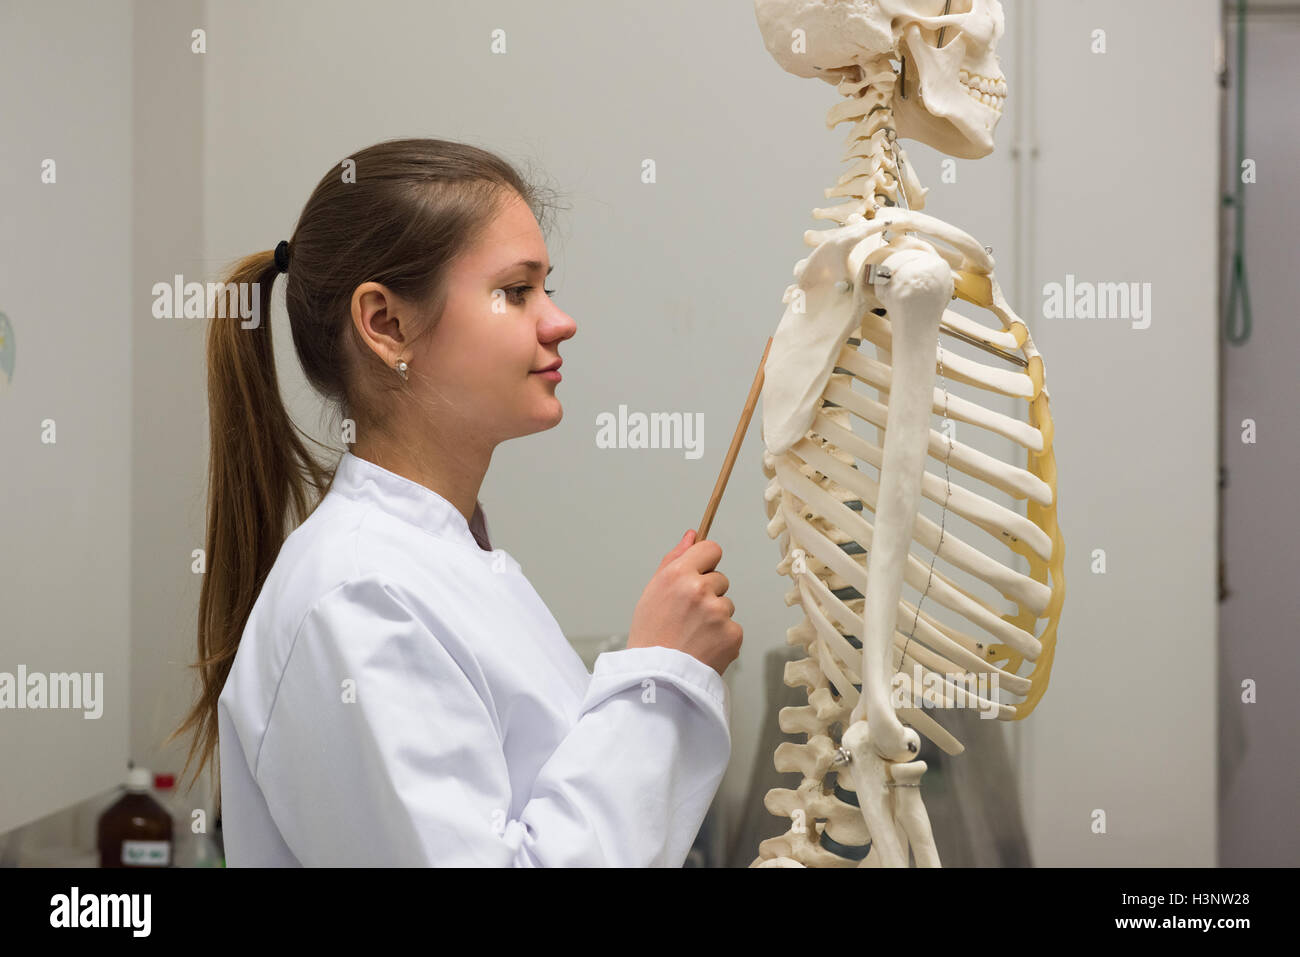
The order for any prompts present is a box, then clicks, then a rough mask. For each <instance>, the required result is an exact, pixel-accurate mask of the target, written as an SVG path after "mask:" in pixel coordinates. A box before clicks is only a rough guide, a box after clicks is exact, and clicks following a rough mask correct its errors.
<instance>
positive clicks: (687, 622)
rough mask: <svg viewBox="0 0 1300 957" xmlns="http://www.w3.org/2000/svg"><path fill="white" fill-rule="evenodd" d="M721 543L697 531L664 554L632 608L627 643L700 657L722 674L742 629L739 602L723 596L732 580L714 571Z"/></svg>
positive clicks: (734, 654)
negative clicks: (737, 615)
mask: <svg viewBox="0 0 1300 957" xmlns="http://www.w3.org/2000/svg"><path fill="white" fill-rule="evenodd" d="M721 558H722V546H721V545H719V544H718V543H717V542H714V541H710V540H708V539H705V540H704V541H702V542H697V541H695V531H694V530H692V531H689V532H687V533H686V534H685V535H683V536H682V540H681V541H680V542H678V543H677V547H676V548H674V549H673V550H672V551H671V552H669V553H668V554H667V555H665V556H664V559H663V561H661V562H660V563H659V569H658V570H657V571H656V572H655V575H654V577H653V578H651V579H650V584H648V585H646V587H645V591H643V592H642V593H641V599H640V601H638V602H637V605H636V611H634V612H633V613H632V627H631V629H630V630H629V632H628V639H627V646H628V647H629V648H648V647H653V646H655V645H660V646H662V647H664V648H676V649H677V650H678V651H684V652H686V653H687V654H688V655H691V656H692V657H694V658H698V659H699V660H700V661H702V662H704V663H705V664H706V665H708V666H709V667H711V668H713V670H714V671H716V672H717V673H718V674H719V675H721V674H722V673H723V672H724V671H725V670H726V669H727V666H728V665H729V664H731V663H732V662H733V661H735V660H736V657H737V656H738V655H739V654H740V643H741V641H742V640H743V639H744V631H743V629H742V628H741V627H740V625H738V624H736V622H734V621H732V620H731V616H732V615H733V614H735V611H736V606H735V603H733V602H732V600H731V599H730V598H725V597H723V596H725V595H726V593H727V588H728V587H730V585H731V583H730V582H729V581H727V576H726V575H724V574H722V572H719V571H714V570H713V569H714V568H715V567H716V566H717V564H718V562H719V561H720V560H721Z"/></svg>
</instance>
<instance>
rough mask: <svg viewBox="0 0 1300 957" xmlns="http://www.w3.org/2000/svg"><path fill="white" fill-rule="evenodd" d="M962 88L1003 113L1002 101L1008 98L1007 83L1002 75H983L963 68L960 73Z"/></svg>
mask: <svg viewBox="0 0 1300 957" xmlns="http://www.w3.org/2000/svg"><path fill="white" fill-rule="evenodd" d="M958 79H959V80H960V81H961V85H962V88H963V89H964V90H965V91H966V92H967V93H969V94H970V95H971V96H973V97H974V98H975V99H977V100H979V101H980V102H981V103H983V104H984V105H985V106H987V107H989V108H990V109H992V110H994V111H996V112H998V113H1001V112H1002V103H1003V101H1004V100H1006V98H1007V83H1006V80H1004V79H1003V78H1002V77H989V76H981V75H979V74H978V73H971V72H970V71H969V70H962V71H961V72H960V73H959V74H958Z"/></svg>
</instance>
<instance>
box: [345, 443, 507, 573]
mask: <svg viewBox="0 0 1300 957" xmlns="http://www.w3.org/2000/svg"><path fill="white" fill-rule="evenodd" d="M330 490H331V491H332V492H338V493H339V494H340V495H345V496H347V497H348V498H350V499H353V500H355V501H358V502H362V503H364V504H367V505H374V506H376V507H378V508H380V509H383V510H384V511H385V512H387V513H389V514H390V515H394V516H396V517H397V518H400V519H402V520H404V521H407V522H410V523H411V524H412V525H415V526H416V527H417V528H420V529H423V530H424V531H426V532H428V533H429V534H431V535H436V536H438V537H439V538H446V539H450V540H451V541H454V542H459V543H460V544H462V545H467V546H469V547H470V548H472V549H474V550H475V551H477V552H482V551H483V549H482V548H481V547H480V545H479V543H478V540H477V539H476V538H475V537H474V533H473V532H471V531H470V527H469V523H468V522H467V521H465V516H464V515H462V514H461V513H460V510H459V509H458V508H456V506H455V505H452V504H451V502H449V501H447V499H445V498H443V497H442V496H441V495H439V494H438V493H437V492H435V491H434V490H433V489H431V488H426V487H425V486H423V485H421V484H419V483H418V482H412V481H411V480H410V479H408V478H404V477H402V476H401V475H398V474H397V473H395V472H390V471H388V469H386V468H383V467H382V466H379V465H376V464H375V463H374V462H371V461H370V460H369V459H363V458H361V457H360V456H357V455H353V454H352V453H351V452H347V451H345V452H344V453H343V457H342V458H341V459H339V464H338V469H337V470H336V471H335V473H334V483H333V484H332V485H331V486H330ZM475 504H476V505H477V504H478V503H475ZM481 507H482V506H479V508H480V509H481Z"/></svg>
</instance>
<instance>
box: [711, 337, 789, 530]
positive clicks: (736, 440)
mask: <svg viewBox="0 0 1300 957" xmlns="http://www.w3.org/2000/svg"><path fill="white" fill-rule="evenodd" d="M771 348H772V339H771V337H770V336H769V337H768V340H767V345H766V346H765V347H764V349H763V358H762V359H760V360H758V372H757V373H755V375H754V384H753V385H751V386H750V387H749V398H747V399H746V400H745V408H744V410H743V411H742V412H741V413H740V421H739V422H738V423H736V434H735V435H733V436H732V437H731V448H729V449H727V457H726V459H724V460H723V462H722V471H721V472H719V473H718V481H717V483H716V484H715V485H714V486H713V494H712V495H711V496H709V507H708V508H706V509H705V510H704V518H702V519H701V520H700V527H699V529H698V530H697V531H696V533H695V540H696V541H697V542H702V541H704V540H705V539H706V538H708V537H709V526H710V525H712V524H713V516H714V514H715V513H716V512H717V511H718V503H719V502H720V501H722V491H723V489H725V488H726V487H727V479H729V478H731V467H732V466H733V465H735V464H736V454H737V453H738V452H739V451H740V443H741V442H743V441H744V440H745V433H746V432H747V431H748V430H749V419H750V416H752V415H753V414H754V406H755V405H757V404H758V394H759V393H760V392H762V391H763V367H764V366H765V365H767V353H768V351H769V350H770V349H771Z"/></svg>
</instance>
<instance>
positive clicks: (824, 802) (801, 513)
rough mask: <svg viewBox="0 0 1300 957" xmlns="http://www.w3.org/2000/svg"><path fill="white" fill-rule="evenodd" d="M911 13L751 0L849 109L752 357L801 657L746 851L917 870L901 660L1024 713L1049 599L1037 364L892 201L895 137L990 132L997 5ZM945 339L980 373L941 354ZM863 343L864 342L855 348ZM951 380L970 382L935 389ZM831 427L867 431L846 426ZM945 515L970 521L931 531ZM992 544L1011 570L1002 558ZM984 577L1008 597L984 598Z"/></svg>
mask: <svg viewBox="0 0 1300 957" xmlns="http://www.w3.org/2000/svg"><path fill="white" fill-rule="evenodd" d="M918 6H926V7H927V8H929V7H934V6H935V3H934V2H933V0H930V2H929V3H922V2H921V0H911V2H908V0H839V2H836V0H829V2H812V0H755V8H756V12H757V14H758V19H759V26H760V28H761V30H762V33H763V37H764V42H765V43H766V45H767V48H768V50H769V51H770V52H771V53H772V54H773V56H774V57H775V58H776V59H777V61H778V62H779V63H780V64H781V65H782V67H784V68H785V69H786V70H788V71H789V72H791V73H794V74H796V75H798V76H819V77H821V78H823V79H826V80H828V82H834V83H836V84H837V85H838V88H839V90H840V92H841V93H843V94H844V95H845V97H846V99H845V100H843V101H842V102H840V103H838V104H836V106H834V107H833V108H832V109H831V110H830V114H829V116H828V120H827V122H828V125H830V126H832V127H833V126H835V125H837V124H839V123H841V122H844V121H846V120H853V121H856V123H855V126H854V128H853V131H852V134H851V135H850V137H849V143H848V151H847V152H846V154H845V159H846V160H850V161H853V162H852V165H851V166H850V167H849V169H848V170H847V171H846V172H845V174H844V175H843V176H841V177H840V179H839V181H838V183H837V185H836V186H835V187H833V188H831V189H828V190H826V196H827V197H828V198H831V197H843V198H845V199H846V202H844V203H842V204H840V205H837V206H833V207H830V208H826V209H817V210H814V212H813V216H814V217H815V218H818V219H828V220H832V221H833V222H834V223H835V224H836V225H835V226H834V227H833V228H830V229H824V230H810V231H809V232H808V233H806V234H805V237H804V238H805V241H806V242H807V243H808V244H809V245H810V246H813V247H815V248H814V250H813V252H812V253H811V254H810V255H809V256H808V258H806V259H804V260H802V261H801V262H800V263H798V265H797V266H796V267H795V279H796V283H795V284H794V285H792V286H790V287H789V288H788V289H787V290H786V295H785V299H784V301H785V302H786V303H787V304H788V307H787V309H786V312H785V315H784V316H783V317H782V318H781V322H780V325H779V326H778V328H777V331H776V334H775V336H774V337H773V340H772V346H771V350H770V352H769V355H768V359H767V363H766V367H765V379H764V387H763V440H764V443H765V446H766V451H765V454H764V457H763V471H764V474H765V475H766V476H767V477H768V479H769V480H770V481H769V484H768V486H767V490H766V493H765V501H766V507H767V515H768V519H769V523H768V534H769V536H771V537H773V538H777V537H778V536H779V537H780V546H781V551H782V559H781V562H780V563H779V564H778V566H777V570H778V572H780V573H781V574H788V575H790V576H791V578H792V579H793V581H794V583H795V587H794V588H793V589H792V590H791V591H790V592H789V593H788V594H787V595H786V603H787V604H788V605H793V604H798V605H800V606H801V608H802V610H803V612H804V614H805V619H804V621H803V622H802V623H800V624H799V625H797V626H795V627H794V628H791V629H790V630H789V632H788V639H789V641H790V642H791V643H793V644H799V645H802V646H804V647H805V648H806V649H807V651H808V654H809V657H807V658H804V659H802V660H800V661H796V662H792V663H791V664H789V665H788V666H787V668H786V675H785V680H786V683H787V684H789V685H791V686H800V685H802V686H803V687H805V688H806V689H807V690H808V705H807V706H806V707H798V708H785V709H783V710H782V712H781V715H780V718H781V721H780V723H781V728H782V730H783V731H785V732H788V733H792V734H804V735H806V736H807V738H806V741H805V743H802V744H794V743H784V744H782V745H780V746H779V747H778V748H777V750H776V755H775V762H776V768H777V770H779V771H798V772H800V773H801V774H802V775H803V781H802V783H801V784H800V786H799V787H798V789H797V790H789V789H776V790H773V791H770V792H768V794H767V797H766V799H765V804H766V806H767V808H768V810H770V811H771V812H772V813H774V814H779V815H786V816H789V817H790V818H791V819H792V826H791V829H790V831H788V832H787V833H785V834H783V835H781V836H780V837H777V838H773V839H771V840H768V841H764V842H763V844H762V846H761V847H760V849H759V857H758V859H757V860H756V861H755V862H754V863H755V864H756V865H759V866H797V865H800V864H802V865H807V866H853V865H854V864H859V865H865V866H873V865H883V866H906V865H907V864H908V860H909V857H908V855H909V846H910V849H911V853H912V855H913V856H914V857H915V859H916V862H917V863H918V864H920V865H933V866H937V865H938V864H939V857H938V852H937V850H936V848H935V846H934V842H933V839H932V836H931V833H930V826H929V821H928V819H927V817H926V813H925V808H924V805H923V804H922V802H921V797H920V790H919V786H920V783H921V776H922V775H923V774H924V772H925V763H924V762H923V761H919V760H916V757H917V755H918V754H919V751H920V736H922V735H923V736H924V737H925V738H926V739H928V740H929V741H931V742H932V743H934V744H936V745H938V746H939V747H940V748H942V749H943V750H944V751H945V752H946V753H948V754H958V753H960V752H961V751H962V745H961V743H960V742H959V741H957V739H956V738H954V737H953V736H952V735H951V734H949V733H948V732H947V731H945V730H944V728H943V727H942V725H941V724H940V723H939V722H938V721H936V720H935V719H934V718H933V717H931V716H930V715H929V714H927V713H926V712H925V711H924V710H922V709H918V708H916V707H915V700H914V697H913V695H914V694H920V689H913V688H912V687H911V680H910V676H912V675H914V674H917V673H921V674H924V675H925V684H926V686H927V690H928V691H931V692H932V693H933V695H935V696H937V697H938V698H939V699H940V704H941V706H942V705H945V704H946V705H948V706H952V705H953V704H955V703H959V696H963V692H965V690H966V689H965V687H962V686H960V685H958V684H956V683H954V682H953V681H952V680H951V679H945V678H944V677H943V676H948V675H970V676H982V677H983V678H985V679H993V680H991V681H985V682H984V683H982V684H977V682H975V681H971V682H970V685H969V687H972V688H973V687H977V686H978V687H981V688H985V689H987V688H988V687H990V686H992V687H995V688H1000V689H1005V690H1006V691H1008V692H1010V693H1011V694H1013V695H1016V696H1019V697H1021V698H1023V700H1022V701H1020V702H1019V703H1017V704H1014V705H1013V704H1006V703H1002V702H1001V701H997V700H989V699H988V698H985V697H981V696H979V695H971V697H972V698H973V701H972V702H971V703H970V704H971V706H974V707H979V708H981V709H983V710H985V711H990V712H994V713H996V714H997V716H998V717H999V718H1002V719H1004V720H1007V719H1016V718H1022V717H1024V716H1026V715H1027V714H1029V713H1030V712H1031V711H1032V710H1033V708H1034V706H1035V704H1036V703H1037V702H1038V700H1039V698H1040V697H1041V696H1042V694H1043V692H1044V691H1045V690H1046V687H1047V678H1048V674H1049V672H1050V669H1051V663H1052V652H1053V647H1054V644H1055V638H1056V624H1057V621H1058V619H1059V617H1060V611H1061V605H1062V602H1063V600H1064V597H1065V583H1064V578H1063V576H1062V562H1063V558H1064V545H1063V543H1062V541H1061V537H1060V533H1059V531H1058V529H1057V524H1056V488H1055V485H1056V468H1055V460H1054V458H1053V455H1052V420H1051V416H1050V414H1049V412H1048V397H1047V391H1046V389H1045V388H1044V377H1045V370H1044V367H1043V360H1042V358H1041V357H1040V356H1039V355H1038V352H1037V350H1036V349H1035V348H1034V345H1033V341H1032V340H1031V339H1030V337H1029V332H1028V330H1027V329H1026V327H1025V325H1024V323H1023V322H1021V321H1020V319H1019V318H1018V317H1017V316H1016V315H1015V314H1014V313H1013V312H1012V311H1011V309H1010V308H1009V307H1008V305H1007V303H1006V302H1005V300H1004V299H1003V297H1002V292H1001V290H1000V289H999V288H998V284H997V280H996V279H995V278H994V276H993V259H992V256H991V255H990V254H989V253H988V252H987V251H986V250H985V249H984V247H982V246H981V245H980V244H979V243H978V242H976V241H975V240H974V239H972V238H971V237H970V236H969V235H967V234H966V233H965V232H963V231H961V230H959V229H957V228H955V227H953V226H950V225H948V224H947V223H944V222H943V221H941V220H938V219H935V218H933V217H932V216H928V215H925V214H923V213H920V212H917V211H916V210H919V209H920V208H922V207H923V206H924V200H925V194H926V190H925V189H924V188H923V187H922V186H921V185H920V183H919V182H918V181H917V179H916V177H915V174H914V173H913V171H912V169H911V165H910V164H909V163H908V161H907V155H906V153H905V152H904V151H903V150H902V149H901V148H900V147H899V146H898V144H897V142H896V140H897V137H898V136H911V137H913V138H915V139H919V140H921V141H923V142H926V143H928V144H929V145H931V146H934V147H936V148H938V149H940V150H942V151H944V152H946V153H949V154H951V155H954V156H961V157H973V156H983V155H986V154H987V153H988V152H989V151H990V150H991V149H992V134H993V128H994V127H995V126H996V125H997V121H998V118H999V117H1000V115H1001V108H1002V102H1003V99H1004V97H1005V96H1006V92H1007V90H1006V83H1005V81H1004V79H1003V77H1002V73H1001V71H1000V69H999V68H998V65H997V57H996V55H995V54H994V46H995V44H996V41H997V38H998V37H999V36H1000V35H1001V33H1002V9H1001V7H1000V5H999V4H998V3H997V2H996V0H970V10H969V11H968V12H966V13H960V14H955V15H951V16H943V17H930V16H923V15H921V14H920V13H918V12H917V11H916V8H917V7H918ZM941 36H942V41H941V40H940V37H941ZM940 43H941V45H940ZM804 51H807V52H804ZM891 59H893V60H898V61H899V69H898V70H897V71H896V70H895V69H894V67H893V66H892V65H891V62H890V61H891ZM900 76H901V77H902V78H903V82H902V84H901V85H900V83H899V78H900ZM955 298H960V299H962V300H965V301H966V302H970V303H973V304H975V305H977V306H980V307H983V308H984V309H987V310H990V311H991V312H992V313H993V314H994V316H996V317H997V319H998V320H999V321H1000V327H998V328H995V327H992V326H988V325H985V324H983V323H981V322H978V321H976V320H974V319H971V318H968V317H966V316H963V315H960V314H958V313H956V312H955V311H952V310H950V309H947V308H946V307H947V306H948V304H949V303H950V302H951V301H952V300H953V299H955ZM941 333H942V334H943V336H941ZM956 342H961V343H965V344H966V345H967V346H971V347H973V348H974V349H976V350H979V351H980V352H982V353H984V354H989V355H992V356H995V357H996V363H997V364H994V365H990V364H988V363H986V362H984V361H981V360H977V359H975V358H971V357H968V356H965V355H959V354H957V353H956V352H954V351H952V345H953V344H954V343H956ZM863 343H867V344H869V345H871V346H873V347H874V349H873V350H872V351H873V353H874V354H873V355H869V354H866V353H865V352H862V351H859V348H858V347H859V346H860V345H862V344H863ZM854 382H860V383H861V384H862V385H864V386H866V387H867V389H866V390H863V389H854V388H852V387H851V384H852V383H854ZM954 385H961V386H964V387H970V388H971V389H972V390H973V393H972V394H971V395H969V396H967V397H963V396H959V395H956V394H954V393H953V392H952V391H951V389H952V386H954ZM867 390H870V391H867ZM981 392H988V393H995V394H999V395H1003V396H1010V397H1013V398H1015V399H1017V400H1024V401H1025V402H1026V403H1027V406H1026V412H1025V415H1024V417H1016V416H1010V415H1006V414H1004V413H1002V412H998V411H995V410H993V409H990V408H986V407H985V406H984V405H982V404H980V401H979V400H980V393H981ZM873 395H874V398H873V397H872V396H873ZM932 414H936V415H938V416H940V417H941V418H942V419H944V420H945V422H946V423H948V424H950V423H951V422H958V423H964V426H963V428H971V427H973V429H977V430H984V431H987V432H988V433H990V434H991V435H993V436H997V437H1000V438H1001V439H1004V440H1009V441H1010V442H1011V443H1013V444H1014V445H1015V446H1018V447H1019V448H1018V450H1017V451H1019V450H1020V449H1023V450H1024V454H1025V456H1026V460H1027V464H1026V467H1024V468H1021V467H1019V466H1017V465H1012V464H1009V463H1008V462H1004V461H1002V460H1001V459H1000V458H998V457H995V456H993V455H990V454H988V453H986V452H983V451H980V450H978V449H977V448H975V447H973V446H972V445H970V444H967V443H964V442H960V441H956V440H955V439H954V438H952V436H951V433H949V432H947V431H945V432H944V433H941V432H938V431H935V430H932V429H931V428H930V416H931V415H932ZM855 418H856V419H859V420H862V421H863V422H864V423H865V424H866V425H867V426H869V427H870V428H869V430H868V433H867V434H868V435H871V434H873V433H874V436H875V440H874V441H872V440H871V439H870V438H868V437H864V435H862V434H859V433H856V432H854V430H853V424H854V420H855ZM859 462H864V463H866V464H867V465H868V466H869V467H870V470H871V471H870V472H869V471H868V470H867V469H863V468H860V467H859V465H858V464H857V463H859ZM927 463H928V464H929V465H930V466H931V469H932V470H930V471H927V469H926V466H927ZM954 473H959V474H964V475H966V476H969V477H971V478H973V479H976V480H978V481H979V482H982V483H984V484H985V485H987V486H989V487H990V488H991V489H993V490H996V492H1001V493H1003V494H1005V495H1007V496H1010V497H1011V498H1013V499H1024V500H1026V503H1027V504H1026V510H1025V514H1023V515H1022V514H1020V512H1019V511H1018V510H1016V509H1013V508H1009V507H1007V506H1005V505H1002V504H999V503H997V502H995V501H993V500H991V499H990V498H988V497H986V496H985V495H982V494H979V493H977V492H975V491H972V490H970V489H967V488H963V487H962V486H961V485H959V484H958V483H957V482H956V481H954V478H955V475H954ZM871 474H878V476H879V481H874V480H873V479H872V478H871ZM922 498H925V499H929V500H930V501H931V502H933V503H934V504H935V505H937V506H938V507H939V513H938V519H937V520H932V519H930V518H927V517H926V516H925V515H922V514H920V512H919V506H920V502H921V499H922ZM868 516H870V520H869V518H868ZM962 522H964V523H965V527H967V528H969V529H970V530H971V532H973V533H974V534H973V535H972V534H971V532H967V531H966V530H965V529H964V528H963V529H962V531H961V535H962V536H964V538H963V537H958V535H957V534H955V533H954V531H953V528H952V526H955V525H959V524H961V523H962ZM966 539H969V540H966ZM990 539H994V540H995V541H991V540H990ZM913 544H915V545H916V546H918V551H919V552H920V553H921V556H923V557H918V556H917V555H915V554H913V553H912V552H913V548H912V546H913ZM1014 555H1020V556H1022V557H1023V558H1024V559H1025V560H1026V562H1027V565H1028V573H1024V572H1021V571H1018V570H1017V569H1016V568H1014V567H1013V565H1014V563H1015V559H1014V557H1013V556H1014ZM940 563H943V564H942V565H941V564H940ZM944 565H946V566H948V567H950V568H952V569H956V570H958V571H959V572H960V573H962V574H964V575H965V576H967V577H968V579H973V580H974V581H975V582H977V583H982V585H983V586H986V587H987V589H990V590H991V592H990V594H989V597H982V596H981V595H980V594H978V593H977V592H976V591H975V590H974V589H972V588H971V587H969V586H963V585H962V584H961V583H960V582H959V581H957V580H955V579H954V578H953V577H952V576H951V574H950V573H948V572H946V571H945V570H944ZM904 584H906V585H907V586H908V587H909V588H911V589H912V590H913V591H914V592H915V595H916V599H915V600H914V601H909V600H908V598H907V597H904V595H903V585H904ZM991 593H996V594H998V595H1000V596H1001V597H1002V598H1003V599H1005V600H1006V601H1008V602H1010V603H1012V604H1014V606H1015V608H1016V611H1015V612H1014V613H1006V614H1004V613H1002V612H1001V611H1000V610H999V609H998V608H996V607H995V606H994V604H993V603H992V601H991ZM939 609H943V611H939ZM933 612H938V614H932V613H933ZM1040 622H1041V624H1042V627H1041V629H1040V628H1039V624H1040ZM1026 663H1032V665H1033V667H1032V670H1030V671H1029V672H1028V673H1027V674H1024V675H1022V674H1020V671H1021V667H1022V665H1025V664H1026ZM900 672H901V673H900ZM932 679H933V680H932ZM899 685H901V691H902V692H903V693H902V694H900V695H898V697H899V698H901V703H900V704H898V706H896V703H895V701H894V698H895V694H894V691H895V689H896V688H897V687H898V686H899ZM918 732H919V734H918ZM832 775H833V780H832V779H831V776H832Z"/></svg>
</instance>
